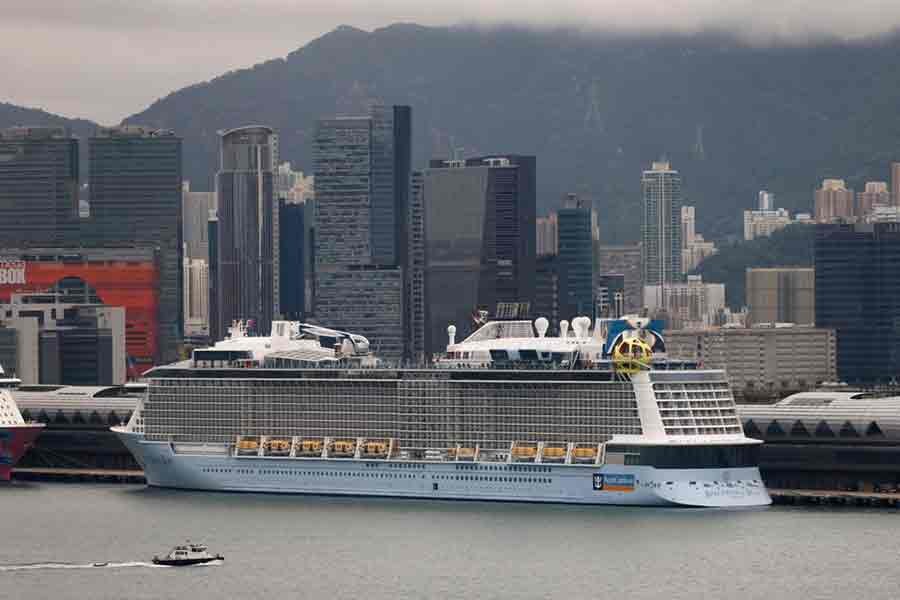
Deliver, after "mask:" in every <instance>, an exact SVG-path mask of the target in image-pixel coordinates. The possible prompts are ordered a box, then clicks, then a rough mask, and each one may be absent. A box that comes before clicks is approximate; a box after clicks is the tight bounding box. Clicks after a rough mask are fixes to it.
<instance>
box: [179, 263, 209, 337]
mask: <svg viewBox="0 0 900 600" xmlns="http://www.w3.org/2000/svg"><path fill="white" fill-rule="evenodd" d="M182 287H183V289H184V335H185V337H186V338H198V337H199V338H206V337H207V336H209V265H208V263H207V262H206V261H205V260H202V259H199V258H185V260H184V283H183V285H182Z"/></svg>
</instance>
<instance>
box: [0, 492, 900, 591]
mask: <svg viewBox="0 0 900 600" xmlns="http://www.w3.org/2000/svg"><path fill="white" fill-rule="evenodd" d="M0 513H2V515H3V520H2V525H0V539H2V544H0V598H2V599H6V598H11V599H12V598H15V599H23V600H24V599H29V600H30V599H37V598H40V599H43V598H48V599H65V598H79V599H84V598H91V599H98V600H99V599H107V598H108V599H117V600H118V599H123V598H129V599H130V598H135V599H140V598H147V599H154V600H156V599H161V598H190V599H191V600H205V599H215V600H221V599H223V598H273V597H275V598H335V599H338V598H366V599H367V600H382V599H384V600H402V599H407V598H410V599H411V598H468V599H473V598H478V599H485V598H498V599H499V598H503V599H506V598H606V597H608V598H627V599H632V600H650V599H666V600H672V599H691V600H696V599H698V598H729V599H734V598H751V599H760V600H763V599H765V600H776V599H780V598H815V599H817V600H827V599H832V598H833V599H841V600H845V599H847V598H865V599H867V600H875V599H894V598H898V597H900V568H898V567H897V562H898V557H900V514H898V512H897V511H896V510H894V509H886V510H880V509H853V508H842V509H827V508H810V507H771V508H768V509H753V510H734V511H718V510H698V509H649V508H621V507H579V506H565V505H529V504H506V503H481V502H438V501H407V500H397V499H364V498H333V497H311V496H307V497H303V496H270V495H254V494H225V493H204V492H185V491H167V490H158V489H147V488H145V487H143V486H136V485H109V484H93V485H88V484H64V483H35V482H14V483H12V484H10V485H4V486H0ZM185 539H191V540H192V541H196V542H205V543H206V544H208V545H209V548H210V551H211V552H213V553H221V554H223V555H224V556H225V561H224V562H223V563H221V564H214V565H209V566H204V567H189V568H159V567H154V566H153V565H152V564H151V563H150V562H149V561H150V559H152V557H153V555H154V554H159V555H162V554H164V553H166V552H168V551H169V550H170V549H171V546H173V545H175V544H176V543H180V542H183V541H185Z"/></svg>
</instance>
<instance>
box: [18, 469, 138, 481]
mask: <svg viewBox="0 0 900 600" xmlns="http://www.w3.org/2000/svg"><path fill="white" fill-rule="evenodd" d="M12 476H13V479H16V480H19V481H68V482H90V483H146V479H144V472H143V471H140V470H132V469H66V468H44V467H23V468H17V469H13V475H12Z"/></svg>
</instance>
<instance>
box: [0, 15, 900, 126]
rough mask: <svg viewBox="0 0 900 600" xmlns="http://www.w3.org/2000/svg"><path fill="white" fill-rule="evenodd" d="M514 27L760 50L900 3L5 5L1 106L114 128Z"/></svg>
mask: <svg viewBox="0 0 900 600" xmlns="http://www.w3.org/2000/svg"><path fill="white" fill-rule="evenodd" d="M399 21H403V22H415V23H420V24H423V25H446V24H454V23H467V24H471V23H480V24H486V25H493V24H500V23H516V24H524V25H538V26H540V25H574V26H578V27H585V28H596V29H608V30H615V31H628V32H647V33H655V32H660V31H677V32H695V31H699V30H704V29H719V30H723V29H724V30H730V31H735V32H737V33H738V34H739V35H741V36H743V37H745V38H748V39H750V40H752V41H753V42H754V43H769V42H771V41H773V40H780V41H784V40H790V41H792V42H793V43H796V41H797V40H804V39H810V38H815V37H819V36H822V35H834V36H838V37H841V38H845V39H852V38H859V37H864V36H867V35H876V34H882V33H886V32H889V31H892V30H895V29H897V28H898V26H900V0H440V1H435V0H380V1H379V0H2V2H0V101H7V102H12V103H14V104H21V105H25V106H32V107H38V108H43V109H45V110H47V111H50V112H53V113H57V114H62V115H65V116H70V117H84V118H89V119H93V120H95V121H99V122H101V123H103V124H114V123H117V122H119V121H120V120H121V119H123V118H124V117H126V116H128V115H130V114H133V113H135V112H139V111H140V110H143V109H144V108H145V107H146V106H147V105H149V104H150V103H151V102H153V101H154V100H156V99H158V98H160V97H162V96H164V95H166V94H167V93H169V92H171V91H174V90H177V89H179V88H181V87H184V86H185V85H189V84H191V83H196V82H198V81H205V80H207V79H210V78H212V77H215V76H216V75H219V74H221V73H223V72H225V71H227V70H230V69H236V68H241V67H248V66H251V65H253V64H255V63H257V62H260V61H262V60H266V59H268V58H274V57H279V56H284V55H286V54H287V53H288V52H290V51H292V50H295V49H296V48H298V47H300V46H302V45H304V44H305V43H307V42H308V41H310V40H311V39H313V38H315V37H317V36H319V35H321V34H323V33H325V32H327V31H330V30H331V29H334V28H335V27H336V26H338V25H342V24H346V25H354V26H356V27H360V28H362V29H372V28H376V27H380V26H384V25H388V24H390V23H395V22H399Z"/></svg>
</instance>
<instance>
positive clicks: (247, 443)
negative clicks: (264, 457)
mask: <svg viewBox="0 0 900 600" xmlns="http://www.w3.org/2000/svg"><path fill="white" fill-rule="evenodd" d="M237 450H238V454H256V453H257V452H258V451H259V442H258V441H257V440H240V441H238V445H237Z"/></svg>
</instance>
